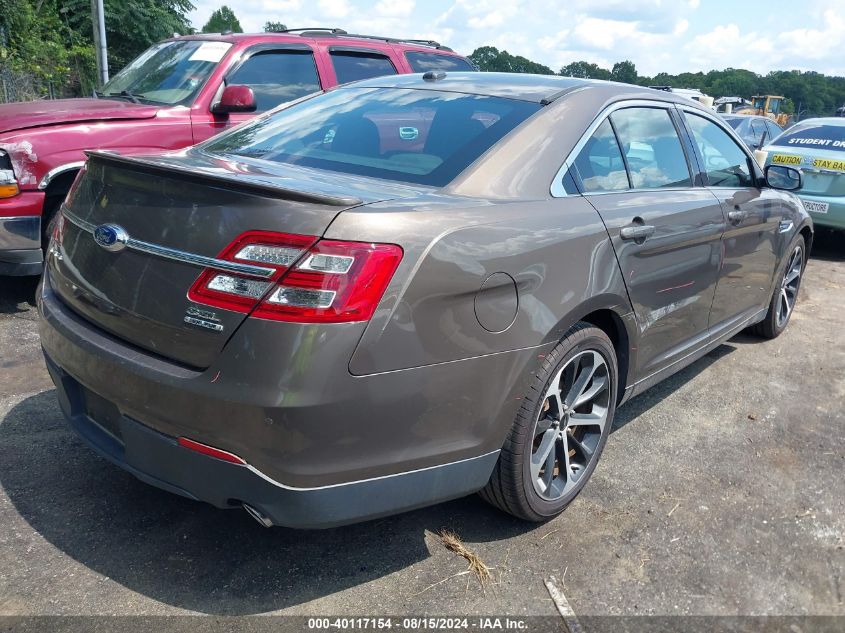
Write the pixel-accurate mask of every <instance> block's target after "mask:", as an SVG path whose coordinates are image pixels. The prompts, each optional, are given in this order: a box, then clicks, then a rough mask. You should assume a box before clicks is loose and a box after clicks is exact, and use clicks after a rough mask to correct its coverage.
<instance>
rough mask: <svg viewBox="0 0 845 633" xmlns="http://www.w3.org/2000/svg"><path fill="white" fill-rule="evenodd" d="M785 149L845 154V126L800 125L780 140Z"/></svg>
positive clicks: (791, 129) (779, 142) (779, 143)
mask: <svg viewBox="0 0 845 633" xmlns="http://www.w3.org/2000/svg"><path fill="white" fill-rule="evenodd" d="M778 145H782V146H784V147H795V148H799V147H806V148H808V149H829V150H837V151H840V152H845V125H822V124H818V123H810V124H803V123H802V124H799V125H796V126H795V127H793V128H790V129H789V130H788V131H787V132H786V133H784V134H783V136H781V137H780V138H779V139H778Z"/></svg>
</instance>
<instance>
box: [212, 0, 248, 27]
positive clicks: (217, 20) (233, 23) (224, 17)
mask: <svg viewBox="0 0 845 633" xmlns="http://www.w3.org/2000/svg"><path fill="white" fill-rule="evenodd" d="M223 31H232V33H243V32H244V30H243V29H242V28H241V23H240V22H238V18H237V17H236V16H235V12H234V11H232V10H231V9H230V8H229V7H227V6H226V5H225V4H224V5H223V6H222V7H220V8H219V9H216V10H215V11H214V12H213V13H212V14H211V17H210V18H208V22H206V23H205V26H204V27H202V32H203V33H222V32H223Z"/></svg>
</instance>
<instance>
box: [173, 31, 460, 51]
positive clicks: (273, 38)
mask: <svg viewBox="0 0 845 633" xmlns="http://www.w3.org/2000/svg"><path fill="white" fill-rule="evenodd" d="M172 39H173V40H211V41H216V42H230V43H232V44H236V43H243V42H246V43H252V42H256V43H265V42H290V43H302V41H303V40H304V41H306V42H319V43H329V44H336V45H339V46H343V45H349V44H355V45H361V46H362V47H366V46H370V47H371V48H372V47H377V46H379V45H382V46H384V45H388V44H390V45H394V46H399V47H401V48H403V49H408V50H419V51H424V50H428V51H437V52H439V53H443V54H446V55H457V54H458V53H455V51H453V50H452V49H451V48H449V47H448V46H443V45H442V44H440V43H439V42H435V41H433V40H419V39H403V38H395V37H382V36H378V35H358V34H354V33H346V32H345V31H342V30H340V29H320V28H314V29H294V30H289V31H279V32H263V33H194V34H192V35H179V36H174V37H173V38H172Z"/></svg>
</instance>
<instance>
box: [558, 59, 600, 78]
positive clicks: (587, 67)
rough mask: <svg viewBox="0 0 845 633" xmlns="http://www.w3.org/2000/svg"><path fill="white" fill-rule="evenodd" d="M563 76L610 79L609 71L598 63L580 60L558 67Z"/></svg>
mask: <svg viewBox="0 0 845 633" xmlns="http://www.w3.org/2000/svg"><path fill="white" fill-rule="evenodd" d="M560 74H561V75H562V76H564V77H577V78H578V79H604V80H608V79H610V71H609V70H607V69H606V68H602V67H601V66H599V65H598V64H592V63H590V62H585V61H580V62H572V63H571V64H567V65H566V66H564V67H563V68H561V69H560Z"/></svg>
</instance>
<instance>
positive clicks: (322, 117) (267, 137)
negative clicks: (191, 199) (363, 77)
mask: <svg viewBox="0 0 845 633" xmlns="http://www.w3.org/2000/svg"><path fill="white" fill-rule="evenodd" d="M541 107H542V106H541V105H540V104H538V103H530V102H526V101H519V100H516V99H505V98H500V97H486V96H480V95H472V94H462V93H457V92H438V91H433V90H408V89H399V88H356V87H354V86H351V87H348V88H341V89H339V90H333V91H331V92H327V93H324V94H321V95H318V96H315V97H314V98H312V99H307V100H305V101H302V102H300V103H298V104H295V105H293V106H291V107H289V108H285V109H284V110H281V111H279V112H276V113H273V114H272V115H271V116H269V117H264V118H260V119H258V120H256V121H254V122H252V123H249V124H247V125H245V126H243V127H238V128H235V129H233V130H232V131H231V132H224V133H223V134H221V135H220V136H217V137H215V138H213V139H212V140H210V141H209V142H207V143H206V144H204V145H201V146H200V148H201V150H202V151H206V152H209V153H213V154H218V155H231V156H243V157H247V158H255V159H260V160H264V161H272V162H277V163H284V164H291V165H303V166H306V167H315V168H318V169H325V170H328V171H335V172H343V173H349V174H359V175H363V176H372V177H376V178H384V179H387V180H397V181H403V182H412V183H419V184H423V185H431V186H435V187H442V186H444V185H446V184H448V183H449V182H450V181H452V180H453V179H454V178H455V177H456V176H457V175H458V174H460V173H461V172H462V171H463V170H464V169H466V167H467V166H469V165H470V164H471V163H472V162H473V161H474V160H475V159H476V158H478V157H479V156H481V154H483V153H484V152H485V151H487V150H488V149H489V148H491V147H492V146H493V145H495V144H496V143H497V142H498V141H499V140H500V139H501V138H502V137H503V136H504V135H505V134H507V133H508V132H510V131H511V130H513V129H514V128H515V127H516V126H518V125H519V124H520V123H522V122H523V121H525V120H526V119H527V118H528V117H530V116H531V115H532V114H534V113H535V112H537V111H538V110H539V109H540V108H541Z"/></svg>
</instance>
